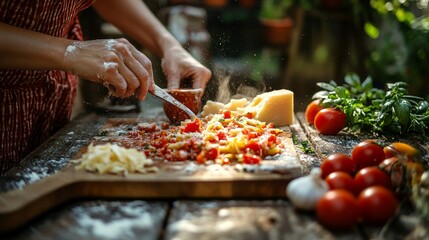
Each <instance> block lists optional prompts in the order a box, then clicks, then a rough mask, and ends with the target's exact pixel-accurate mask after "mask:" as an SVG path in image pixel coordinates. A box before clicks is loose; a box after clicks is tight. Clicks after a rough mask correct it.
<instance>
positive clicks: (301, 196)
mask: <svg viewBox="0 0 429 240" xmlns="http://www.w3.org/2000/svg"><path fill="white" fill-rule="evenodd" d="M321 173H322V172H321V170H320V168H314V169H312V170H311V172H310V174H309V175H307V176H302V177H299V178H297V179H294V180H292V181H291V182H290V183H289V184H288V186H287V187H286V196H287V197H288V198H289V200H290V201H291V203H292V205H293V206H294V207H296V208H298V209H302V210H314V209H315V208H316V205H317V202H318V201H319V199H320V198H321V197H322V196H323V195H324V194H325V193H326V192H328V190H329V187H328V184H327V183H326V182H325V180H324V179H322V178H321Z"/></svg>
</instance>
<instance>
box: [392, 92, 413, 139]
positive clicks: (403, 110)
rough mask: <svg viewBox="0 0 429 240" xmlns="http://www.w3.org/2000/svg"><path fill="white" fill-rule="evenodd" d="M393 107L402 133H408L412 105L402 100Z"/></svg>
mask: <svg viewBox="0 0 429 240" xmlns="http://www.w3.org/2000/svg"><path fill="white" fill-rule="evenodd" d="M393 107H394V109H395V113H396V116H397V117H398V121H399V124H400V125H401V130H402V131H401V132H406V131H407V130H408V127H409V126H410V103H409V102H408V101H407V100H404V99H401V100H398V101H396V102H395V104H394V106H393Z"/></svg>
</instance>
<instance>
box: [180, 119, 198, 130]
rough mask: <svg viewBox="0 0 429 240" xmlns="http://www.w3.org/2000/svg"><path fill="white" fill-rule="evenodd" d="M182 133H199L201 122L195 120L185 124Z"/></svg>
mask: <svg viewBox="0 0 429 240" xmlns="http://www.w3.org/2000/svg"><path fill="white" fill-rule="evenodd" d="M183 132H185V133H190V132H201V120H200V119H198V118H196V119H195V120H194V121H192V122H189V123H186V125H185V129H183Z"/></svg>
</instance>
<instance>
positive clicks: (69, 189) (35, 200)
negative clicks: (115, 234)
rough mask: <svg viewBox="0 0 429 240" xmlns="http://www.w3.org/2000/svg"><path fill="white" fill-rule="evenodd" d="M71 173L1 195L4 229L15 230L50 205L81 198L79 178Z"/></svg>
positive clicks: (1, 226)
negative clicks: (79, 194)
mask: <svg viewBox="0 0 429 240" xmlns="http://www.w3.org/2000/svg"><path fill="white" fill-rule="evenodd" d="M69 173H70V172H67V173H64V172H59V173H57V174H54V175H52V176H49V177H47V178H45V179H42V180H40V181H38V182H36V183H34V184H30V185H27V186H25V187H24V189H17V190H12V191H9V192H6V193H3V194H1V195H0V232H7V231H11V230H14V229H15V228H16V227H18V226H21V225H23V224H25V223H27V222H28V221H29V220H31V219H32V218H34V217H35V216H37V215H39V214H41V213H43V212H45V211H47V210H49V209H50V208H52V207H54V206H58V205H60V204H62V203H64V202H65V201H67V200H70V199H72V198H76V197H79V196H78V195H77V194H76V193H78V192H79V191H76V189H78V188H79V185H80V184H79V180H78V179H75V178H74V177H73V175H70V174H69Z"/></svg>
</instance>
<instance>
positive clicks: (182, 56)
mask: <svg viewBox="0 0 429 240" xmlns="http://www.w3.org/2000/svg"><path fill="white" fill-rule="evenodd" d="M161 66H162V69H163V71H164V74H165V75H166V77H167V81H168V85H167V87H168V88H170V89H174V88H180V87H181V83H182V81H184V80H189V81H191V82H192V87H193V88H202V89H203V90H204V89H205V87H206V85H207V82H208V81H209V80H210V78H211V76H212V73H211V71H210V70H209V69H207V68H206V67H204V66H203V65H202V64H201V63H199V62H198V61H197V60H195V58H193V57H192V56H191V55H190V54H189V53H188V52H187V51H186V50H185V49H183V48H182V47H175V48H172V49H170V51H166V53H165V55H164V57H163V58H162V63H161Z"/></svg>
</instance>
